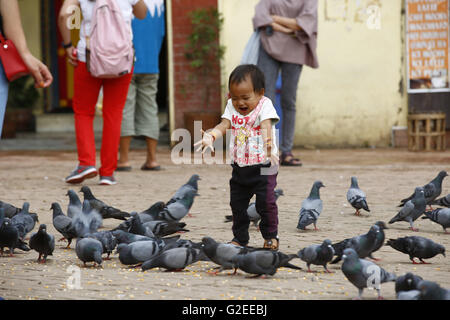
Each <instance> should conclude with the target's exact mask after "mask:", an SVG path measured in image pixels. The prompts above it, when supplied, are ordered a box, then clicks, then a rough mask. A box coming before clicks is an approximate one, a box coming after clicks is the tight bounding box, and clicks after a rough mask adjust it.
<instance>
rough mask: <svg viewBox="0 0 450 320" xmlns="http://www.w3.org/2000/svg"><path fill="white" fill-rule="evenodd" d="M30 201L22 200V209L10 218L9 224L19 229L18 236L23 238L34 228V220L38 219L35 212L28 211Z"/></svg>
mask: <svg viewBox="0 0 450 320" xmlns="http://www.w3.org/2000/svg"><path fill="white" fill-rule="evenodd" d="M29 208H30V203H29V202H24V203H23V206H22V210H20V212H19V213H17V214H16V215H14V216H13V217H12V218H11V224H12V225H13V226H15V227H16V228H17V231H19V238H20V239H22V240H23V239H25V236H26V235H27V234H28V233H29V232H30V231H31V230H33V229H34V226H35V225H36V222H38V221H39V219H38V216H37V214H36V213H30V212H29Z"/></svg>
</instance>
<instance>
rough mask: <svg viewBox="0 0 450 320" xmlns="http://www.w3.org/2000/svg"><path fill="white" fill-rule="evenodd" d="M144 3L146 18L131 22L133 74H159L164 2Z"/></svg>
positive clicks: (163, 29)
mask: <svg viewBox="0 0 450 320" xmlns="http://www.w3.org/2000/svg"><path fill="white" fill-rule="evenodd" d="M145 2H146V3H147V7H148V12H147V17H146V18H145V19H143V20H139V19H133V20H132V21H131V27H132V29H133V44H134V49H135V50H136V51H135V54H136V62H135V64H134V73H159V52H160V51H161V45H162V42H163V39H164V36H165V33H166V29H165V15H164V2H158V1H148V0H147V1H145ZM151 3H152V4H151Z"/></svg>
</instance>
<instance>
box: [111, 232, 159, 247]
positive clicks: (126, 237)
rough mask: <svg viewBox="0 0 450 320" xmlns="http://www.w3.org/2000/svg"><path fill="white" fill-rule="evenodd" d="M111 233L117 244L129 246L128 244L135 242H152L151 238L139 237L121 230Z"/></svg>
mask: <svg viewBox="0 0 450 320" xmlns="http://www.w3.org/2000/svg"><path fill="white" fill-rule="evenodd" d="M111 232H112V234H113V236H114V237H115V238H116V239H117V242H118V243H119V244H120V243H125V244H130V243H132V242H136V241H147V240H152V238H150V237H146V236H141V235H138V234H134V233H130V232H126V231H123V230H113V231H111Z"/></svg>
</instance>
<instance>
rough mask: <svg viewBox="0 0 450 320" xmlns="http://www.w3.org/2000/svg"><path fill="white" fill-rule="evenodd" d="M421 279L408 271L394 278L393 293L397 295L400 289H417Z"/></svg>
mask: <svg viewBox="0 0 450 320" xmlns="http://www.w3.org/2000/svg"><path fill="white" fill-rule="evenodd" d="M422 280H423V279H422V277H421V276H418V275H415V274H413V273H411V272H408V273H406V274H405V275H403V276H400V277H398V278H397V279H396V280H395V293H396V294H397V295H398V294H399V292H402V291H411V290H418V289H419V282H420V281H422ZM397 298H398V297H397Z"/></svg>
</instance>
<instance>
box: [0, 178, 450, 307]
mask: <svg viewBox="0 0 450 320" xmlns="http://www.w3.org/2000/svg"><path fill="white" fill-rule="evenodd" d="M446 176H447V173H446V172H445V171H441V172H440V173H439V174H438V176H437V177H436V178H435V179H433V180H432V181H431V182H430V183H428V184H426V185H425V186H423V187H418V188H416V189H415V192H414V194H413V195H411V196H410V197H408V198H406V199H403V200H402V201H401V204H400V206H399V207H402V208H401V209H400V211H399V212H398V214H397V215H395V216H394V217H393V218H392V219H391V220H390V221H389V223H394V222H398V221H406V222H408V223H409V224H410V229H411V230H412V231H418V229H416V228H414V226H413V223H414V221H415V220H417V219H418V218H419V217H420V216H421V215H424V217H423V219H429V220H431V221H433V222H436V223H438V224H440V225H441V226H442V227H443V229H444V232H445V233H447V231H446V228H447V227H450V194H449V195H447V196H445V197H443V198H438V197H439V196H440V194H441V192H442V181H443V179H444V178H445V177H446ZM198 180H200V177H199V176H198V175H196V174H195V175H192V177H191V178H190V179H189V181H188V182H187V183H186V184H184V185H182V186H181V187H180V188H179V189H178V190H177V191H176V193H175V194H174V195H173V196H172V197H171V199H170V200H169V201H168V202H166V203H164V202H162V201H159V202H156V203H154V204H153V205H152V206H150V207H149V208H148V209H147V210H144V211H142V212H139V213H138V212H131V213H128V212H125V211H122V210H120V209H117V208H114V207H112V206H110V205H108V204H106V203H104V202H103V201H101V200H100V199H97V198H96V197H95V196H94V195H93V193H92V191H91V190H90V188H89V187H88V186H82V187H81V190H80V192H82V193H83V196H84V199H83V201H81V200H80V198H79V197H78V195H77V193H76V192H75V191H74V190H68V192H67V196H68V198H69V204H68V206H67V212H66V213H67V215H66V214H65V213H64V212H63V210H62V208H61V205H60V204H59V203H57V202H54V203H52V205H51V210H52V211H53V220H52V221H53V226H54V228H55V229H56V230H57V231H58V232H59V233H61V235H62V236H63V238H61V239H60V241H62V240H67V242H68V244H67V248H70V245H71V242H72V240H73V239H76V246H75V252H76V255H77V257H78V258H79V259H80V260H81V261H82V262H83V264H84V266H86V263H88V262H93V263H94V266H95V265H99V266H101V264H102V261H103V260H106V259H109V256H110V254H111V253H113V251H114V249H116V252H117V253H118V255H119V260H120V262H121V263H122V264H124V265H127V266H140V267H141V268H142V270H149V269H153V268H163V269H166V270H172V271H179V270H183V269H184V268H185V267H187V266H188V265H190V264H193V263H195V262H197V261H212V262H213V263H215V264H217V265H218V267H217V268H216V270H215V272H214V274H217V273H219V272H221V271H223V270H232V269H234V274H235V273H236V271H237V270H238V269H240V270H242V271H244V272H246V273H249V274H252V275H254V276H255V277H259V276H262V275H274V274H275V273H276V272H277V270H278V269H279V268H280V267H285V268H292V269H298V270H299V269H301V267H298V266H296V265H294V264H292V263H291V261H292V259H294V258H299V259H301V260H302V261H304V262H306V265H307V268H308V272H311V269H310V266H311V265H319V266H323V267H324V269H325V271H326V272H330V271H329V270H328V268H327V264H328V263H331V264H335V263H338V262H339V261H341V260H343V263H342V267H341V270H342V272H343V274H344V275H345V277H346V278H347V279H348V280H349V281H350V282H351V283H352V284H353V285H354V286H355V287H356V288H357V289H358V291H359V294H358V297H357V298H358V299H361V298H362V293H363V290H364V288H367V287H368V286H369V285H370V281H369V280H370V279H371V277H372V276H373V270H377V271H378V273H377V274H378V283H384V282H388V281H395V290H396V294H397V299H408V300H420V299H437V300H439V299H446V300H448V299H450V290H447V289H444V288H441V287H440V286H439V284H437V283H435V282H431V281H426V280H423V279H422V278H421V277H420V276H418V275H414V274H411V273H407V274H405V275H403V276H399V277H397V276H396V275H395V274H394V273H390V272H388V271H386V270H384V269H383V268H381V267H379V266H378V265H377V264H375V263H374V262H372V261H370V260H367V259H366V258H370V259H372V260H374V261H378V259H376V258H374V257H373V253H374V252H376V251H377V250H379V249H380V248H381V247H382V246H383V245H384V242H385V234H384V230H385V229H387V226H386V224H385V223H384V222H383V221H377V222H376V223H375V224H374V225H372V226H371V227H370V229H369V231H368V232H367V233H366V234H362V235H357V236H354V237H351V238H348V239H344V240H342V241H340V242H336V243H332V242H331V240H328V239H327V240H325V241H323V243H321V244H313V245H310V246H307V247H305V248H302V249H301V250H299V251H298V253H296V254H285V253H283V252H281V251H273V250H268V249H262V248H254V247H241V246H236V245H234V244H232V243H221V242H217V241H216V240H214V239H213V238H212V237H208V236H205V237H203V239H202V240H201V242H199V243H195V242H193V241H191V240H186V239H181V238H180V235H174V234H175V233H180V232H187V231H189V230H187V229H186V228H185V227H186V223H184V222H181V220H182V219H183V218H184V217H185V216H187V215H189V210H190V208H191V207H192V205H193V202H194V198H195V197H196V196H198V195H199V194H198ZM322 187H324V185H323V183H322V182H321V181H316V182H314V184H313V186H312V189H311V192H310V194H309V196H308V197H307V198H306V199H305V200H304V201H303V202H302V203H301V209H300V213H299V221H298V225H297V228H298V229H300V230H305V229H306V227H307V226H308V225H310V224H313V225H314V229H315V230H318V229H317V222H318V219H319V216H320V213H321V212H322V200H321V199H320V193H319V190H320V188H322ZM275 194H276V198H278V197H279V196H281V195H284V193H283V190H281V189H277V190H275ZM347 200H348V202H349V203H350V204H351V206H352V207H353V208H355V210H356V212H355V214H356V215H360V214H361V213H360V210H361V209H363V210H366V211H368V212H369V211H370V210H369V207H368V204H367V199H366V195H365V193H364V192H363V191H362V190H361V189H360V188H359V186H358V182H357V179H356V177H352V178H351V186H350V188H349V190H348V192H347ZM434 204H437V205H439V206H442V207H443V208H438V209H435V210H430V211H426V206H427V205H429V206H430V207H431V205H434ZM29 207H30V204H29V203H28V202H25V203H24V204H23V206H22V208H17V207H15V206H13V205H11V204H9V203H6V202H2V201H0V254H1V255H2V256H3V254H4V248H5V247H7V248H9V253H10V256H13V254H14V249H20V250H23V251H29V250H31V249H33V250H35V251H37V252H38V254H39V257H38V262H39V263H45V262H46V260H47V256H49V255H52V253H53V251H54V249H55V237H54V235H52V234H49V233H48V232H47V227H46V225H45V224H41V225H40V226H39V229H38V231H37V232H35V233H33V234H32V235H31V236H30V237H29V242H28V244H27V243H26V236H27V234H28V233H30V232H31V231H32V230H33V228H34V227H35V224H36V222H39V220H38V216H37V214H36V213H31V212H29ZM247 213H248V215H249V219H250V221H252V222H253V223H254V225H255V226H257V225H258V221H259V220H260V219H261V217H260V215H259V214H258V212H257V211H256V207H255V203H251V204H250V205H249V207H248V210H247ZM109 218H112V219H119V220H122V222H121V223H120V224H119V225H118V226H117V227H115V228H114V229H112V230H103V231H99V230H98V229H99V228H100V227H102V224H103V219H109ZM230 221H232V217H231V216H225V222H230ZM386 245H389V246H391V247H392V248H394V249H395V250H398V251H400V252H402V253H405V254H408V255H409V258H410V259H411V261H412V263H414V264H416V263H417V262H416V261H415V260H414V259H415V258H418V259H419V260H420V261H421V263H426V262H425V261H423V259H429V258H432V257H434V256H436V255H437V254H443V255H444V256H445V248H444V246H442V245H440V244H438V243H435V242H434V241H432V240H431V239H427V238H424V237H419V236H408V237H402V238H398V239H389V240H388V241H387V242H386ZM103 254H106V255H107V256H106V257H103ZM375 289H376V290H377V292H378V297H379V298H380V299H381V298H382V296H381V295H380V287H379V286H378V287H375Z"/></svg>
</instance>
